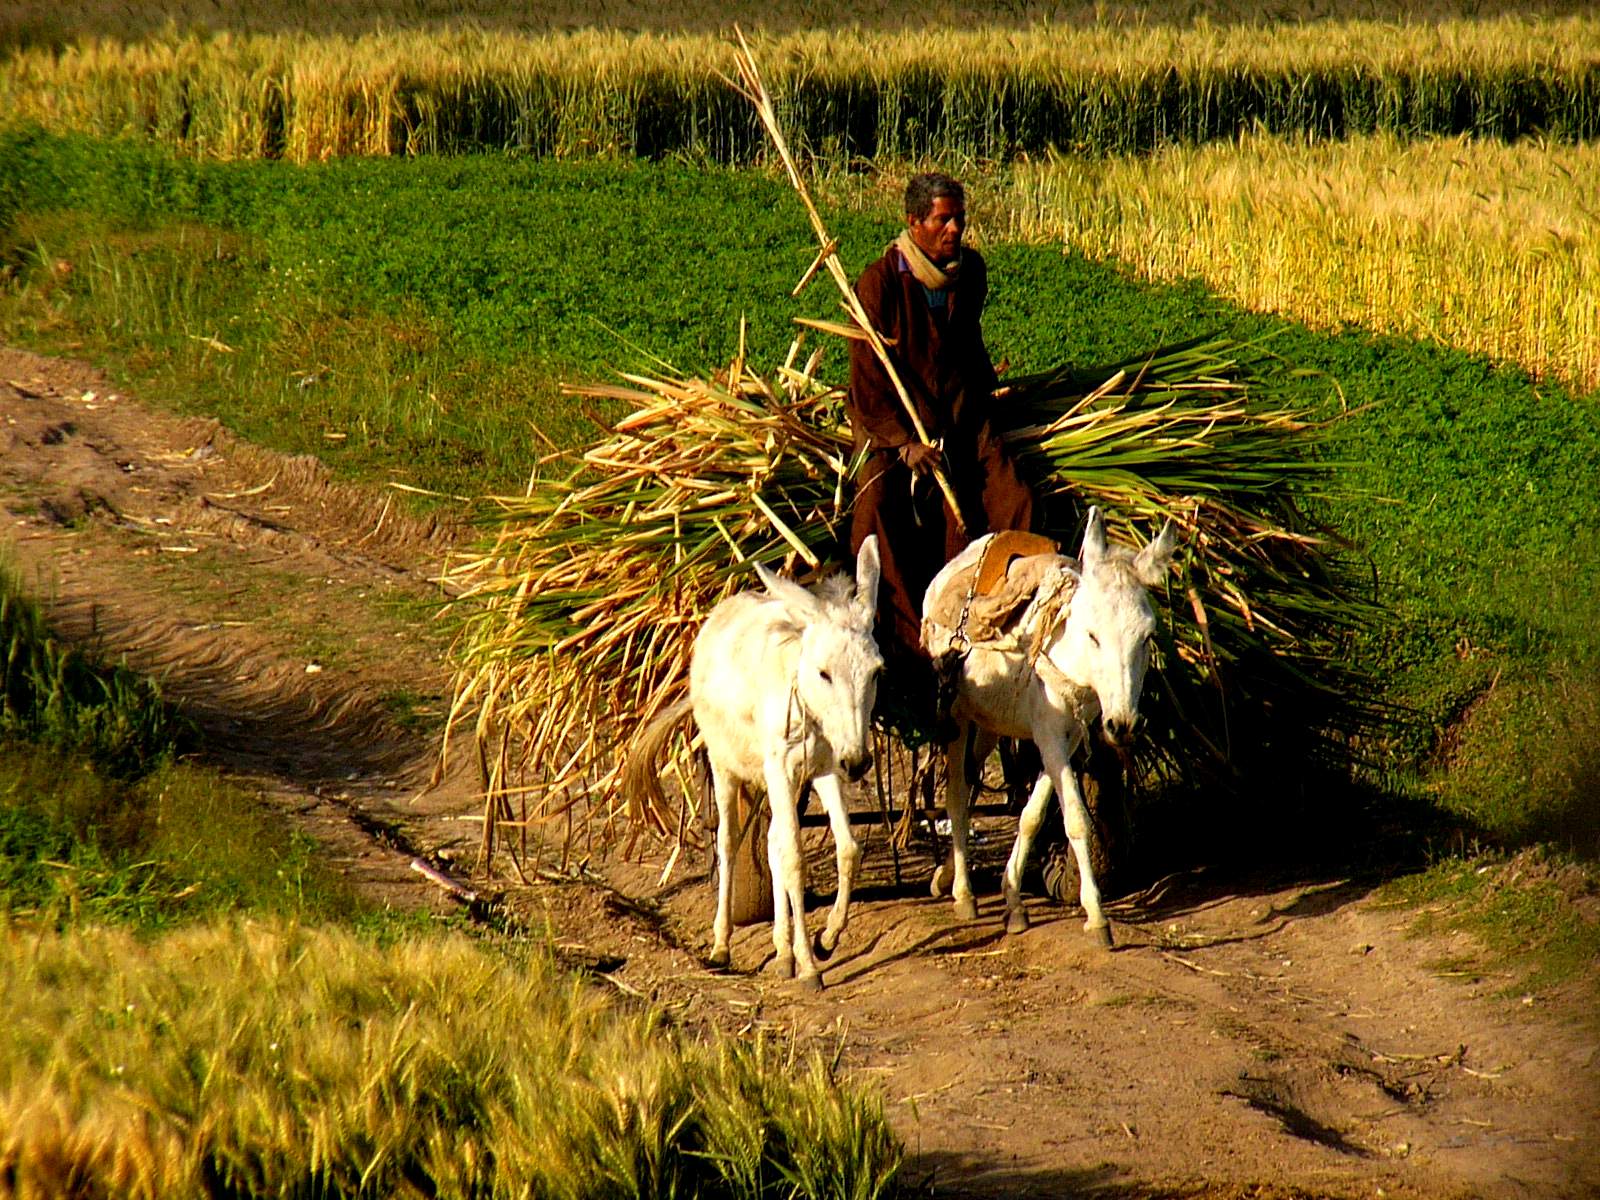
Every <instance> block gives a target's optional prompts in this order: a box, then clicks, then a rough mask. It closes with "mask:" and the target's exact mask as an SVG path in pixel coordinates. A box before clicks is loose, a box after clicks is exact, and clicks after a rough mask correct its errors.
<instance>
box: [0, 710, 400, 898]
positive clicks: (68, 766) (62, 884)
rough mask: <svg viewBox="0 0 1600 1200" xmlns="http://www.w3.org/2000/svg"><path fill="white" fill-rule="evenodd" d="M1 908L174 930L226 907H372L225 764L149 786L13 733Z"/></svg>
mask: <svg viewBox="0 0 1600 1200" xmlns="http://www.w3.org/2000/svg"><path fill="white" fill-rule="evenodd" d="M0 911H4V912H5V913H7V914H9V918H10V919H11V920H12V921H14V922H17V923H26V924H28V925H30V926H34V927H39V928H68V927H75V926H79V925H83V924H90V923H106V924H115V925H125V926H129V927H131V928H136V929H145V930H149V929H162V928H168V927H171V926H174V925H178V924H182V923H185V922H191V921H194V920H197V919H201V918H203V917H206V916H208V915H212V914H215V913H219V912H233V911H248V912H256V913H261V914H281V915H283V916H289V917H300V918H316V919H324V918H342V917H350V918H362V919H364V918H365V917H366V916H368V915H369V914H367V913H366V912H365V911H364V909H363V908H362V906H361V904H360V903H359V902H358V901H357V900H356V898H355V897H354V896H352V895H351V894H350V891H349V889H348V888H347V887H346V886H345V884H344V883H343V881H342V880H341V879H340V878H339V877H338V876H337V875H336V874H335V873H334V872H333V871H332V870H331V869H330V868H329V867H327V866H326V865H324V863H323V860H322V856H321V855H319V854H318V853H317V852H316V847H315V845H314V844H313V843H312V841H311V839H310V838H309V836H307V835H306V834H304V833H301V832H298V831H295V830H292V829H288V828H285V827H284V825H283V821H282V818H281V816H278V815H277V814H274V813H271V812H269V811H268V810H266V809H265V807H264V806H263V805H262V803H261V801H260V800H259V799H258V798H257V797H255V796H253V795H251V794H250V793H249V792H248V791H246V790H245V789H243V788H241V787H239V786H238V785H237V784H233V783H230V782H229V781H227V780H225V779H222V778H220V777H219V776H218V775H217V774H216V773H215V772H213V771H210V770H207V769H205V768H202V767H197V766H193V765H190V764H186V763H176V762H174V763H163V764H162V765H160V766H158V767H157V768H155V769H154V770H153V771H151V772H150V773H149V774H147V775H145V776H144V777H142V778H140V779H138V780H127V779H119V778H116V777H112V776H108V775H106V774H104V773H102V772H100V771H98V770H97V769H96V768H95V766H94V764H93V762H92V761H90V760H89V759H87V758H84V757H82V756H78V755H63V754H62V753H61V752H60V751H59V750H54V749H47V748H44V747H41V746H38V745H33V744H30V743H26V742H8V741H5V740H4V739H0Z"/></svg>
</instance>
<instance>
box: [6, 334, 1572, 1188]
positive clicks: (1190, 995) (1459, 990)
mask: <svg viewBox="0 0 1600 1200" xmlns="http://www.w3.org/2000/svg"><path fill="white" fill-rule="evenodd" d="M0 520H3V528H4V531H5V532H4V535H3V537H0V544H3V545H4V553H5V554H6V555H8V556H9V558H10V560H11V561H12V563H13V565H14V566H16V567H17V568H18V569H20V570H21V572H22V574H23V577H24V578H25V580H27V581H28V582H29V584H30V585H31V586H32V587H33V589H34V591H35V592H36V594H38V595H39V596H41V598H43V599H44V600H45V601H46V602H47V608H48V610H49V613H50V616H51V619H52V620H53V621H54V622H55V624H56V626H57V628H58V629H59V630H60V631H61V632H62V633H63V634H64V635H65V636H67V637H69V638H72V639H76V640H81V641H83V642H86V643H92V644H93V645H94V646H96V647H98V648H99V650H100V652H101V653H102V654H106V655H110V656H112V657H114V658H125V659H126V660H127V661H128V662H129V663H130V665H132V666H134V667H136V668H138V669H140V670H144V671H148V672H150V673H152V674H155V675H157V676H159V677H161V678H162V680H163V681H164V684H163V686H164V689H165V691H166V693H167V695H168V696H169V697H170V698H172V699H173V700H175V701H176V702H178V703H179V704H180V705H181V706H182V707H183V708H184V709H185V710H186V711H187V712H188V714H189V715H190V716H191V717H192V718H193V719H194V720H195V721H196V722H197V723H198V725H199V726H200V728H201V729H202V731H203V734H204V739H205V747H206V748H205V751H204V755H205V757H206V758H207V759H209V760H210V761H212V762H214V763H216V764H217V765H219V766H221V767H223V768H224V769H225V770H227V771H229V772H230V773H232V774H234V775H236V776H238V777H240V778H241V779H243V780H245V781H247V782H248V783H249V784H250V785H251V786H253V787H254V788H255V789H256V790H257V791H259V793H260V794H261V796H262V797H263V802H264V803H267V804H270V805H272V806H274V808H276V809H277V810H279V811H281V812H282V814H283V819H284V820H285V821H292V822H298V823H300V824H301V825H302V826H304V827H305V828H307V829H308V830H309V831H310V832H312V833H313V834H315V835H316V836H317V837H318V838H319V839H320V841H321V844H322V845H323V846H324V848H325V853H326V855H327V856H328V858H329V859H330V860H331V861H333V862H335V863H337V864H338V865H339V867H340V868H341V869H342V870H343V871H345V873H346V874H347V875H348V876H349V877H350V878H351V879H352V880H353V881H354V882H355V883H356V884H357V885H358V886H359V887H361V888H363V889H365V890H367V891H369V892H370V893H372V894H374V895H376V896H379V897H381V898H383V899H385V900H387V901H388V902H390V903H393V904H396V905H410V906H426V907H430V908H434V909H445V908H448V907H449V906H450V905H452V904H455V903H457V901H456V900H454V899H453V898H452V897H451V895H450V894H449V893H448V892H446V891H445V890H443V889H441V888H439V887H436V886H434V885H433V884H431V883H429V882H428V881H427V880H426V879H425V878H424V877H423V876H422V875H421V874H420V873H418V872H417V871H415V870H414V869H412V863H413V860H415V859H423V860H425V861H427V862H430V863H432V864H433V865H434V866H436V867H439V868H442V869H444V870H446V871H450V872H452V873H454V874H455V875H457V876H462V877H464V876H465V875H466V874H467V873H468V872H469V871H470V870H471V869H472V867H473V864H474V860H475V854H476V847H477V845H478V841H479V836H480V830H481V826H480V825H478V824H475V823H474V821H473V818H474V817H475V816H476V815H477V814H478V813H479V812H480V811H481V804H480V801H479V799H478V797H477V796H476V795H475V794H474V786H475V779H474V778H473V777H472V776H471V775H469V774H465V773H463V772H461V771H455V772H452V773H451V774H449V775H448V776H447V777H446V778H445V780H444V781H443V782H442V783H441V784H439V785H438V786H435V787H432V788H429V787H428V779H429V775H430V773H431V771H432V770H433V767H434V764H435V761H436V758H437V744H436V741H435V738H436V734H430V733H426V732H424V733H418V732H415V730H416V728H417V721H416V720H415V719H408V718H416V717H418V716H420V717H422V718H423V719H424V721H426V719H427V717H428V714H429V712H430V711H431V712H432V713H433V714H435V721H434V723H433V724H431V725H428V726H427V727H428V728H436V725H437V722H436V714H437V713H438V711H439V710H440V709H441V708H442V706H443V704H444V703H445V695H446V689H447V685H448V671H447V667H446V664H445V636H444V634H443V632H442V631H441V630H440V628H439V626H438V624H437V623H436V622H432V621H430V620H429V617H430V615H431V613H432V611H433V610H434V609H435V608H436V607H437V602H438V599H439V593H438V590H437V587H436V586H435V585H434V584H432V583H430V578H431V577H434V576H436V575H437V572H438V568H439V565H440V563H441V561H442V560H443V558H444V556H445V554H446V553H447V551H448V548H449V545H450V541H451V538H452V531H451V530H450V529H449V528H447V527H444V526H441V525H439V524H437V523H431V522H424V521H421V520H418V519H417V518H415V517H414V516H407V515H406V514H404V513H402V512H401V511H400V506H399V504H398V503H397V502H396V501H395V500H394V498H393V497H392V496H389V495H387V494H386V493H384V492H382V491H381V490H379V489H360V488H355V487H351V486H348V485H342V484H337V483H334V482H331V481H330V480H329V478H328V476H327V474H326V472H325V471H324V470H323V469H322V468H321V467H320V466H319V465H318V464H317V463H315V462H314V461H311V460H307V459H288V458H284V457H282V456H279V455H276V454H273V453H270V452H267V451H265V450H262V449H260V448H257V447H254V446H251V445H248V444H246V443H244V442H242V441H240V440H239V439H237V438H234V437H232V436H230V435H229V434H228V433H227V432H226V431H224V430H222V429H220V428H219V427H218V426H217V425H216V424H215V423H214V422H206V421H198V420H192V419H183V418H178V417H174V416H171V415H169V414H167V413H165V412H162V411H160V410H158V409H156V408H153V407H147V406H145V405H143V404H141V403H140V402H139V401H138V400H137V399H136V398H134V397H132V396H130V395H128V394H126V393H125V392H123V391H121V390H120V389H119V388H118V387H117V386H116V385H115V384H114V383H113V382H112V381H110V380H109V379H107V378H105V377H104V376H102V375H100V374H98V373H96V372H95V371H94V370H92V369H91V368H89V367H87V366H85V365H83V364H81V363H76V362H73V361H69V360H62V359H51V358H43V357H38V356H34V355H30V354H26V353H22V352H20V351H15V350H0ZM470 758H471V756H470V755H468V754H461V755H457V756H456V761H457V762H466V761H469V760H470ZM863 835H864V839H865V846H866V850H867V862H866V864H865V871H866V875H867V886H865V887H864V888H863V889H862V890H861V892H860V893H859V897H860V902H859V903H858V904H857V905H856V907H855V909H854V910H853V917H852V922H851V926H850V928H849V930H848V932H847V933H846V935H845V938H844V941H843V943H842V944H841V946H840V949H839V951H838V952H837V953H836V955H835V956H834V959H833V960H832V961H831V962H830V963H829V964H827V965H826V967H825V972H824V978H825V979H826V981H827V984H828V987H827V989H826V990H825V991H824V992H823V993H822V994H821V995H819V996H802V995H798V994H796V993H794V992H793V991H792V990H791V989H790V987H789V986H788V985H786V984H784V983H783V982H781V981H778V980H775V979H772V978H770V977H769V976H768V975H766V974H764V973H763V972H762V971H761V970H760V967H761V966H762V964H763V962H764V961H765V960H766V959H768V958H770V956H771V949H770V941H769V940H768V934H767V931H766V929H765V928H763V927H759V926H758V927H753V928H749V929H744V930H741V931H739V932H738V934H737V936H736V938H735V942H734V961H735V970H734V971H732V972H730V973H727V974H722V975H713V974H711V973H709V972H707V971H706V970H705V969H704V968H703V967H702V966H701V964H700V961H699V955H700V954H701V953H703V951H704V949H705V946H706V943H707V940H708V935H709V924H710V913H711V907H712V894H711V891H710V888H709V885H708V883H707V880H706V877H705V874H704V872H703V870H702V869H699V867H698V864H696V869H695V870H693V871H691V872H690V873H689V874H688V875H685V873H684V870H683V868H682V866H681V865H680V867H679V869H678V870H677V871H676V873H675V874H674V875H673V876H672V878H671V879H670V881H669V882H667V883H666V884H665V885H662V883H661V876H662V868H663V860H662V859H661V858H660V857H656V858H652V857H651V856H649V855H647V856H646V858H645V860H644V861H642V862H632V863H624V862H618V861H615V860H614V859H600V858H596V859H594V860H591V861H589V862H588V863H586V864H585V865H584V866H582V867H573V866H572V865H571V863H570V862H569V863H568V864H567V866H566V867H565V868H563V866H562V863H561V858H560V856H559V855H558V854H556V853H555V852H553V851H547V852H545V853H543V854H542V855H541V854H539V853H538V852H537V848H535V861H533V862H531V863H529V864H528V868H529V869H528V871H527V878H528V879H529V880H530V881H531V882H528V883H516V884H513V883H510V882H507V881H506V880H505V879H504V878H497V879H496V880H495V881H494V882H493V883H485V882H483V881H481V880H480V881H476V883H475V886H477V887H479V888H480V889H483V890H485V891H488V892H494V893H498V894H500V896H501V897H502V898H503V899H504V901H505V902H506V903H507V904H509V905H510V906H512V907H513V908H514V909H516V910H518V911H520V912H522V913H524V914H527V915H529V916H533V917H542V918H545V919H547V920H548V921H549V922H550V924H551V926H552V928H553V930H554V931H555V934H556V937H557V940H558V944H559V946H560V947H561V951H562V953H563V955H564V956H565V957H567V958H568V959H569V960H571V961H572V962H574V963H575V964H579V965H586V966H587V967H588V968H589V969H590V970H591V971H592V972H593V973H594V975H595V978H596V979H597V981H599V982H600V983H601V985H602V986H606V987H608V988H612V989H614V990H615V991H616V992H617V993H618V994H619V996H623V997H625V998H631V997H648V998H649V999H650V1000H651V1001H653V1002H655V1003H657V1004H660V1005H663V1006H665V1007H666V1008H667V1010H668V1011H669V1012H670V1013H671V1014H673V1016H674V1017H675V1018H676V1019H677V1020H678V1021H679V1022H680V1023H682V1024H684V1025H686V1026H688V1027H690V1028H704V1027H711V1026H715V1027H719V1028H723V1029H726V1030H731V1031H734V1032H739V1031H745V1032H747V1033H753V1032H754V1031H757V1030H762V1031H767V1032H769V1033H771V1034H774V1035H776V1036H779V1037H784V1038H788V1037H794V1038H796V1039H797V1040H798V1041H800V1042H801V1043H802V1044H807V1045H818V1046H823V1047H826V1048H827V1049H829V1050H830V1051H833V1050H837V1051H838V1052H839V1053H840V1055H841V1058H842V1061H843V1062H844V1063H845V1064H846V1066H847V1067H849V1068H850V1069H851V1070H852V1071H854V1072H855V1074H856V1075H857V1077H858V1078H864V1079H869V1080H873V1081H875V1082H876V1083H877V1084H878V1085H880V1086H881V1088H882V1090H883V1093H884V1095H885V1098H886V1102H887V1105H888V1109H889V1111H890V1113H891V1114H892V1117H893V1120H894V1122H895V1125H896V1127H897V1129H898V1130H899V1132H900V1134H901V1135H902V1137H903V1138H904V1140H905V1143H906V1146H907V1148H908V1151H909V1154H910V1161H909V1166H908V1172H907V1175H906V1178H907V1179H908V1180H909V1181H910V1182H911V1183H912V1184H913V1188H914V1191H918V1192H928V1193H931V1194H934V1195H939V1196H951V1197H954V1196H984V1197H990V1196H993V1197H1001V1196H1091V1195H1093V1196H1103V1195H1111V1196H1127V1197H1154V1196H1163V1197H1165V1196H1181V1197H1216V1198H1223V1197H1226V1198H1244V1197H1262V1198H1272V1200H1282V1198H1286V1197H1341V1198H1343V1197H1379V1196H1386V1197H1414V1198H1417V1200H1423V1198H1427V1200H1435V1198H1440V1200H1442V1198H1452V1200H1454V1198H1461V1197H1484V1198H1486V1200H1496V1198H1501V1197H1572V1198H1582V1197H1591V1196H1600V1023H1597V1022H1596V1020H1595V1015H1594V1013H1593V1011H1592V1008H1591V1006H1592V1004H1593V992H1592V990H1591V989H1589V988H1588V987H1586V986H1579V985H1573V986H1571V987H1569V988H1568V989H1566V990H1557V991H1551V992H1543V993H1540V994H1539V995H1538V996H1537V997H1534V998H1532V1002H1531V1003H1525V1002H1523V998H1521V997H1519V996H1516V995H1514V994H1513V995H1510V996H1507V995H1505V994H1503V993H1504V992H1505V989H1506V986H1507V984H1508V982H1509V980H1507V979H1505V978H1495V977H1494V976H1492V975H1490V976H1488V977H1486V978H1483V979H1481V980H1480V981H1478V982H1476V983H1471V984H1467V983H1462V982H1459V981H1456V980H1453V979H1451V978H1449V977H1447V975H1446V974H1444V973H1443V972H1442V971H1441V969H1440V968H1439V967H1438V965H1437V964H1439V963H1440V962H1442V961H1445V960H1450V959H1459V958H1461V957H1462V956H1464V955H1465V954H1467V953H1469V952H1470V951H1471V947H1470V946H1468V945H1466V944H1464V941H1463V939H1464V937H1465V935H1459V934H1437V935H1433V936H1430V937H1417V936H1414V935H1412V934H1411V932H1410V929H1411V926H1412V924H1413V922H1414V920H1415V916H1416V914H1415V913H1414V912H1412V911H1410V910H1404V909H1395V908H1391V907H1386V906H1385V904H1384V903H1383V902H1382V901H1381V900H1380V899H1379V898H1378V897H1376V896H1375V895H1374V894H1373V893H1372V892H1371V891H1370V889H1369V887H1368V886H1367V885H1365V884H1361V883H1357V882H1353V881H1352V880H1349V879H1342V878H1338V877H1332V876H1315V877H1308V876H1306V875H1304V874H1303V873H1302V874H1300V875H1298V876H1296V875H1294V874H1292V873H1291V874H1288V875H1284V874H1281V873H1280V874H1279V875H1277V876H1272V877H1266V876H1263V877H1262V878H1257V879H1247V878H1240V877H1237V876H1223V875H1221V874H1219V873H1217V872H1208V871H1204V870H1196V871H1194V872H1191V873H1189V874H1186V875H1184V876H1181V877H1178V878H1174V879H1170V880H1168V881H1166V882H1165V883H1164V884H1163V885H1160V886H1158V887H1156V888H1154V889H1151V890H1150V891H1149V892H1147V893H1145V894H1143V895H1141V896H1138V897H1132V898H1125V899H1123V900H1121V901H1119V902H1117V903H1114V904H1113V905H1111V907H1110V913H1111V916H1112V919H1113V923H1114V927H1115V930H1116V934H1117V940H1118V945H1117V948H1116V949H1115V950H1114V951H1112V952H1110V953H1105V952H1101V951H1097V950H1095V949H1094V948H1092V947H1091V946H1090V944H1089V942H1088V941H1087V939H1086V938H1085V936H1084V934H1083V931H1082V929H1081V928H1080V918H1078V917H1077V916H1076V915H1074V914H1073V913H1072V912H1070V911H1068V910H1066V909H1063V908H1062V907H1060V906H1059V905H1057V904H1055V903H1054V902H1052V901H1048V900H1046V899H1044V898H1042V897H1039V898H1031V899H1030V901H1029V905H1030V910H1031V913H1032V916H1033V919H1034V924H1033V928H1032V929H1031V930H1030V931H1029V932H1028V933H1026V934H1024V935H1021V936H1019V937H1005V936H1003V934H1002V932H1001V920H1000V915H999V908H1000V905H999V902H998V900H997V898H995V897H994V896H993V895H992V894H991V895H990V896H989V897H988V898H987V901H986V902H985V901H984V900H983V899H982V898H980V904H981V907H982V916H981V918H980V920H979V921H977V922H976V923H973V924H962V923H958V922H957V921H955V920H954V918H953V916H952V914H951V913H950V911H949V908H948V905H947V904H946V903H940V902H936V901H933V900H931V899H929V898H927V894H926V891H925V889H924V887H923V885H922V883H921V881H922V880H925V879H926V875H927V869H928V862H927V859H926V854H923V855H922V856H921V858H920V859H919V858H918V857H917V855H916V854H915V853H910V854H908V855H907V856H906V857H905V858H904V860H903V861H902V863H901V868H902V874H901V883H899V884H897V883H896V882H895V879H894V871H893V869H892V866H891V864H890V860H889V853H888V850H887V848H886V842H885V839H884V837H883V834H882V832H881V831H880V830H879V829H878V828H877V827H876V826H872V825H868V826H864V827H863ZM810 836H811V850H812V857H813V861H814V862H816V863H817V864H818V868H819V869H818V870H817V872H816V875H817V877H818V881H819V882H821V883H826V879H827V875H828V873H829V870H830V866H831V854H830V851H829V848H828V846H827V845H826V843H825V841H824V840H823V839H824V834H823V832H822V831H820V830H819V831H812V833H811V835H810ZM1006 836H1008V835H1007V834H1006V833H1005V831H1004V830H1003V829H1001V828H996V829H994V830H992V831H991V832H990V833H989V834H988V837H989V838H990V840H991V841H992V843H993V844H995V845H999V844H1000V843H1001V842H1002V840H1003V839H1004V838H1005V837H1006ZM502 874H503V873H502ZM1430 964H1432V966H1430ZM630 1002H631V1001H630Z"/></svg>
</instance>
